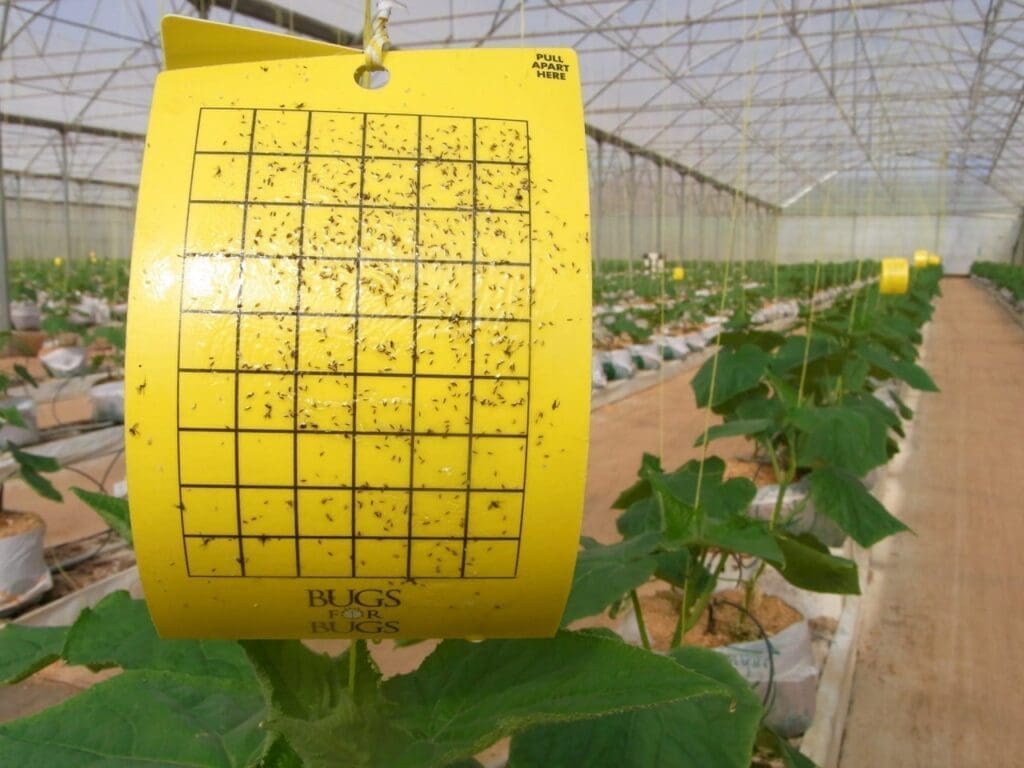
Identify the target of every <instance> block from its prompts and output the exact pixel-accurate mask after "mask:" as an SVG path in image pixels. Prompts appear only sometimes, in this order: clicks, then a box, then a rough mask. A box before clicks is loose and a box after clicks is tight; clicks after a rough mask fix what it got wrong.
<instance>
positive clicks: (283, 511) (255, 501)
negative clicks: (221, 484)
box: [238, 488, 295, 536]
mask: <svg viewBox="0 0 1024 768" xmlns="http://www.w3.org/2000/svg"><path fill="white" fill-rule="evenodd" d="M238 504H239V510H240V512H241V518H242V535H243V536H294V535H295V494H294V491H292V490H291V489H290V488H289V489H286V490H280V491H278V490H267V489H264V488H242V489H240V490H239V492H238Z"/></svg>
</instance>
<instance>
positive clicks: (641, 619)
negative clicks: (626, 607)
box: [629, 589, 651, 651]
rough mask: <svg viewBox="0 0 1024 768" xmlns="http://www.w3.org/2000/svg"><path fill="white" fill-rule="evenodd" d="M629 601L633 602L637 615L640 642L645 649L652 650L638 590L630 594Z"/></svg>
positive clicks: (634, 611)
mask: <svg viewBox="0 0 1024 768" xmlns="http://www.w3.org/2000/svg"><path fill="white" fill-rule="evenodd" d="M629 599H630V600H631V601H632V602H633V613H635V614H636V627H637V629H638V630H639V631H640V642H641V643H643V646H644V648H646V649H647V650H648V651H649V650H651V641H650V638H648V637H647V625H646V624H644V612H643V610H641V608H640V598H639V597H638V596H637V594H636V590H635V589H634V590H632V591H631V592H630V593H629Z"/></svg>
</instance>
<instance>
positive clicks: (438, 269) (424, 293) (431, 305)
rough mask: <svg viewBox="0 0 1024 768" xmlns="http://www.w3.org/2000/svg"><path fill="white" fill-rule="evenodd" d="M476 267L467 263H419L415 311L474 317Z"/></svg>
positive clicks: (431, 314)
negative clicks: (474, 274) (474, 270)
mask: <svg viewBox="0 0 1024 768" xmlns="http://www.w3.org/2000/svg"><path fill="white" fill-rule="evenodd" d="M472 280H473V267H472V266H470V265H468V264H446V263H434V264H420V266H419V279H418V281H417V291H416V297H417V298H416V314H418V315H427V316H430V317H454V318H467V317H472V316H473V283H472Z"/></svg>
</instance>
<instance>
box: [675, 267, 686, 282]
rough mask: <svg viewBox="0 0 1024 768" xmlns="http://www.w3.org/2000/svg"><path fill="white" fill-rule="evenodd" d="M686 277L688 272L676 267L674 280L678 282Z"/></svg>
mask: <svg viewBox="0 0 1024 768" xmlns="http://www.w3.org/2000/svg"><path fill="white" fill-rule="evenodd" d="M684 277H686V270H685V269H683V268H682V267H675V268H674V269H673V270H672V279H673V280H675V281H676V282H678V281H680V280H682V279H683V278H684Z"/></svg>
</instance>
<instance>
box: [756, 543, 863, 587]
mask: <svg viewBox="0 0 1024 768" xmlns="http://www.w3.org/2000/svg"><path fill="white" fill-rule="evenodd" d="M775 540H776V542H777V543H778V545H779V549H781V550H782V555H783V557H784V558H785V564H784V565H783V566H782V567H778V566H776V570H778V572H779V573H780V574H781V575H782V578H784V579H785V580H786V581H788V582H789V583H790V584H792V585H793V586H795V587H800V588H801V589H806V590H809V591H810V592H826V593H829V594H834V595H859V594H860V581H859V579H858V577H857V564H856V563H855V562H853V561H852V560H847V559H846V558H845V557H836V556H835V555H832V554H831V553H830V552H829V551H828V547H826V546H825V545H823V544H822V543H821V542H819V541H818V540H817V539H815V538H814V537H813V536H811V535H810V534H806V533H805V534H801V535H799V536H787V535H785V534H783V533H780V532H779V531H778V529H776V533H775ZM773 565H774V563H773Z"/></svg>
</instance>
